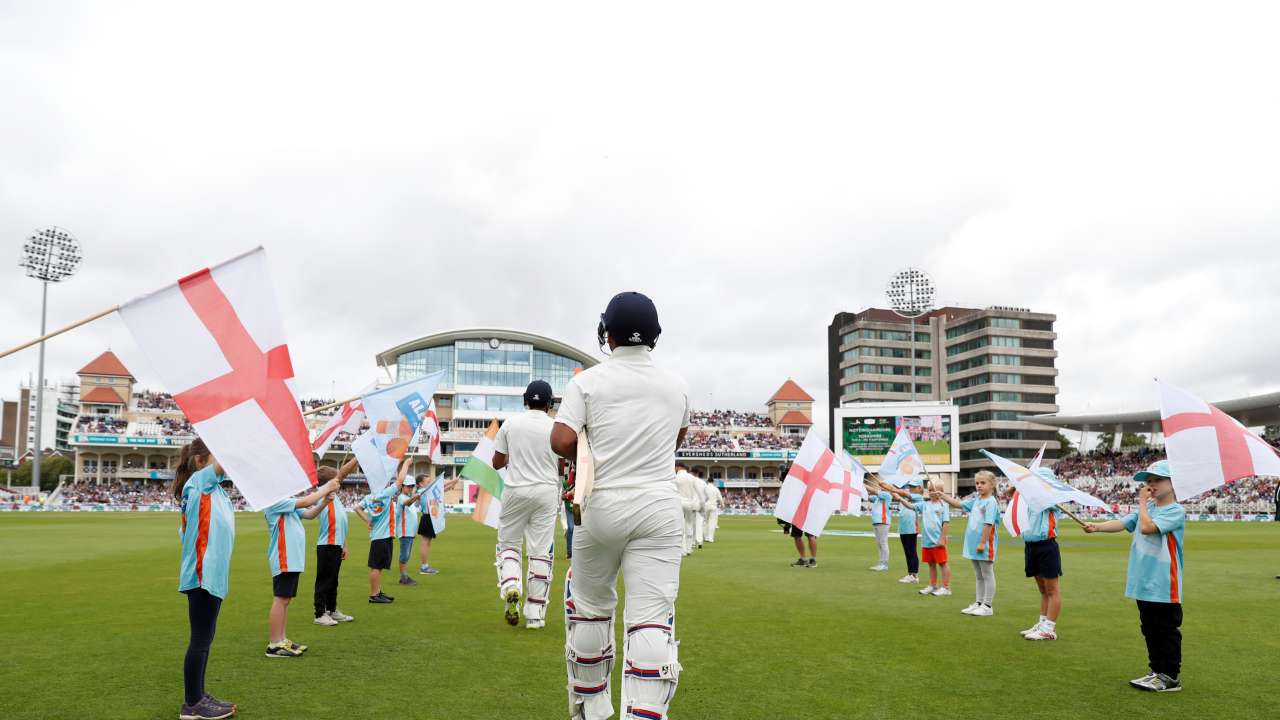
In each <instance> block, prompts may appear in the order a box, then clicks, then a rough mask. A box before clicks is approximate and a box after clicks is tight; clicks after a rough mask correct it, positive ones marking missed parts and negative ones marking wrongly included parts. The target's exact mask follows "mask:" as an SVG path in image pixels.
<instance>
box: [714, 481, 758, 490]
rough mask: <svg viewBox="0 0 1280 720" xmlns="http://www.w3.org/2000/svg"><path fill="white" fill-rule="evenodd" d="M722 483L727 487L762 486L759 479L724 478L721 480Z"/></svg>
mask: <svg viewBox="0 0 1280 720" xmlns="http://www.w3.org/2000/svg"><path fill="white" fill-rule="evenodd" d="M721 485H722V487H726V488H758V487H760V481H759V480H723V481H721Z"/></svg>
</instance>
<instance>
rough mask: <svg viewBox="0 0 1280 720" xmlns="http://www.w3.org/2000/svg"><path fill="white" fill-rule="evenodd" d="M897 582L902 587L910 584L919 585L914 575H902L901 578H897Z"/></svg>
mask: <svg viewBox="0 0 1280 720" xmlns="http://www.w3.org/2000/svg"><path fill="white" fill-rule="evenodd" d="M898 582H900V583H902V584H904V585H910V584H911V583H919V582H920V578H918V577H916V576H915V575H903V576H902V577H900V578H898Z"/></svg>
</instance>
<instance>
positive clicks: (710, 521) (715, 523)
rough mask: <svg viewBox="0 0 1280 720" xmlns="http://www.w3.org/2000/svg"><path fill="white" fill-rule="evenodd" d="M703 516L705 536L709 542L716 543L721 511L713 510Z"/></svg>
mask: <svg viewBox="0 0 1280 720" xmlns="http://www.w3.org/2000/svg"><path fill="white" fill-rule="evenodd" d="M703 516H704V518H705V519H704V520H703V525H704V526H705V530H703V535H706V537H707V542H709V543H710V542H715V541H716V528H717V527H719V526H720V510H719V509H718V508H711V509H710V510H708V511H706V512H705V513H704V514H703Z"/></svg>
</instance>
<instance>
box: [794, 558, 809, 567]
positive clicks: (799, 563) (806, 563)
mask: <svg viewBox="0 0 1280 720" xmlns="http://www.w3.org/2000/svg"><path fill="white" fill-rule="evenodd" d="M791 567H809V561H808V560H805V559H804V558H800V559H799V560H796V561H795V562H793V563H791Z"/></svg>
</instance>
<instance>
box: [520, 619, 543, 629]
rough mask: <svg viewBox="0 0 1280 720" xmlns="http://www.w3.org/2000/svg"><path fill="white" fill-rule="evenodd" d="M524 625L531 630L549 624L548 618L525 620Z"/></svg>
mask: <svg viewBox="0 0 1280 720" xmlns="http://www.w3.org/2000/svg"><path fill="white" fill-rule="evenodd" d="M524 626H525V627H526V628H528V629H529V630H539V629H541V628H544V627H546V626H547V621H546V620H525V622H524Z"/></svg>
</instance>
